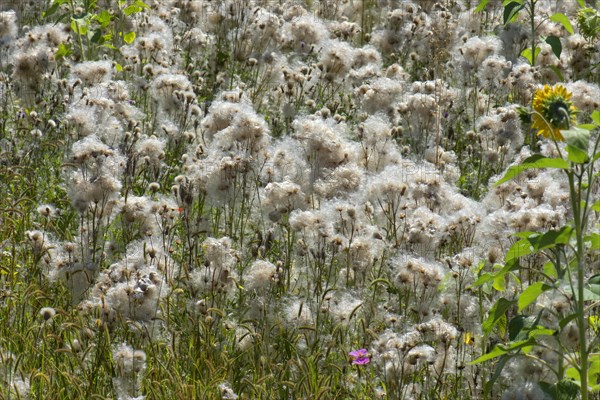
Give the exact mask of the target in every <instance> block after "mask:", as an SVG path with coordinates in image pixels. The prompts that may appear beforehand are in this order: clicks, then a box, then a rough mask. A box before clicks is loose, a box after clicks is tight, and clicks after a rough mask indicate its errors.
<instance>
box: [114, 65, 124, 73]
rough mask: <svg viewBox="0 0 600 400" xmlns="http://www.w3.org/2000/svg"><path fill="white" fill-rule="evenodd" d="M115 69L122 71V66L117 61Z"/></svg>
mask: <svg viewBox="0 0 600 400" xmlns="http://www.w3.org/2000/svg"><path fill="white" fill-rule="evenodd" d="M115 70H116V71H117V72H122V71H123V66H122V65H121V64H119V63H116V64H115Z"/></svg>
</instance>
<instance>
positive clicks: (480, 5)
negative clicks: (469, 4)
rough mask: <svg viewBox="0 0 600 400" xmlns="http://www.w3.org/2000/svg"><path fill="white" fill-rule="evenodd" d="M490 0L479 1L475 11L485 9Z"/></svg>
mask: <svg viewBox="0 0 600 400" xmlns="http://www.w3.org/2000/svg"><path fill="white" fill-rule="evenodd" d="M489 2H490V0H481V1H480V2H479V4H478V5H477V7H476V8H475V12H481V11H483V10H484V9H485V7H486V6H487V5H488V3H489Z"/></svg>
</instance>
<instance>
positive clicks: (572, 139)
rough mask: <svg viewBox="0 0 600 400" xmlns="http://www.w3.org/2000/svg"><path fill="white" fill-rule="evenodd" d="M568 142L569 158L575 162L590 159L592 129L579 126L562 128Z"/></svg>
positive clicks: (579, 162)
mask: <svg viewBox="0 0 600 400" xmlns="http://www.w3.org/2000/svg"><path fill="white" fill-rule="evenodd" d="M561 133H562V135H563V136H564V138H565V142H566V143H567V152H568V157H569V160H570V161H572V162H574V163H578V164H581V163H584V162H585V161H586V160H587V159H588V154H587V152H588V147H589V142H590V140H589V139H590V131H588V130H586V129H582V128H579V127H573V128H572V129H569V130H564V131H563V130H561Z"/></svg>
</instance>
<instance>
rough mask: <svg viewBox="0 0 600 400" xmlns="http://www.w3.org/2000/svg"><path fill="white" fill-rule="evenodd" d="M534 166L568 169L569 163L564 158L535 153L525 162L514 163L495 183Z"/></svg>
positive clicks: (505, 180) (497, 183)
mask: <svg viewBox="0 0 600 400" xmlns="http://www.w3.org/2000/svg"><path fill="white" fill-rule="evenodd" d="M534 168H560V169H568V168H569V163H568V162H567V161H566V160H563V159H562V158H549V157H544V156H542V155H540V154H535V155H533V156H531V157H528V158H527V159H525V160H524V161H523V164H520V165H513V166H512V167H510V168H509V169H508V171H506V174H504V176H503V177H502V178H501V179H500V180H499V181H498V182H496V183H495V184H494V186H498V185H501V184H503V183H504V182H507V181H509V180H511V179H513V178H514V177H516V176H518V175H519V174H520V173H521V172H523V171H526V170H528V169H534Z"/></svg>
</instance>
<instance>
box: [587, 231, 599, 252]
mask: <svg viewBox="0 0 600 400" xmlns="http://www.w3.org/2000/svg"><path fill="white" fill-rule="evenodd" d="M583 241H584V242H586V243H590V250H599V249H600V234H598V233H590V234H589V235H587V236H585V237H584V238H583Z"/></svg>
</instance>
